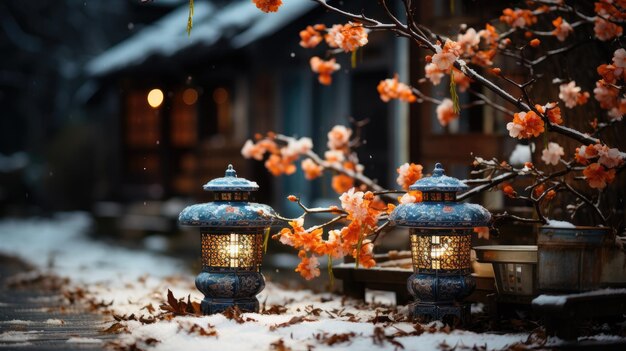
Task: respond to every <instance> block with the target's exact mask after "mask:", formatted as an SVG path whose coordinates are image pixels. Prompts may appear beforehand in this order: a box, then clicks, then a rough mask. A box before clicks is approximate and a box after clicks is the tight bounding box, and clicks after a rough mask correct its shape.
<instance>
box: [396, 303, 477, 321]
mask: <svg viewBox="0 0 626 351" xmlns="http://www.w3.org/2000/svg"><path fill="white" fill-rule="evenodd" d="M408 307H409V314H410V315H411V317H412V318H414V319H419V320H420V321H433V320H439V321H444V322H447V323H448V324H451V325H467V324H469V322H470V319H471V304H469V303H459V304H454V305H449V304H441V305H436V304H432V303H424V302H412V303H410V304H409V306H408Z"/></svg>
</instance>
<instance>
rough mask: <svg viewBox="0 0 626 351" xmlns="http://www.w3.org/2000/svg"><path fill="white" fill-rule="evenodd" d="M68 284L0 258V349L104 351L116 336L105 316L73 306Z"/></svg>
mask: <svg viewBox="0 0 626 351" xmlns="http://www.w3.org/2000/svg"><path fill="white" fill-rule="evenodd" d="M64 283H65V281H64V280H63V279H60V278H57V277H50V276H47V275H41V274H38V273H35V272H34V271H32V270H31V267H30V266H28V265H27V264H26V263H24V262H22V261H20V260H19V259H16V258H14V257H7V256H2V255H0V350H101V349H103V348H104V345H105V344H106V342H107V341H110V340H112V339H114V338H115V335H110V334H105V333H103V332H102V330H103V329H105V328H106V326H107V325H108V324H110V323H105V317H103V316H102V315H99V314H94V313H92V312H90V311H89V309H88V307H87V306H84V305H81V304H79V303H74V304H71V303H69V301H68V298H67V297H65V296H64V295H63V291H62V289H61V288H62V287H63V284H64ZM70 297H71V296H70Z"/></svg>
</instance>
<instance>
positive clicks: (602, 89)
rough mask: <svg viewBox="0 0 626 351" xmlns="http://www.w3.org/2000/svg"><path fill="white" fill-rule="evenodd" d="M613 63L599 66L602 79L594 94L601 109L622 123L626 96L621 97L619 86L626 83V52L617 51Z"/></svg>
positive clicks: (597, 84) (625, 110) (625, 111)
mask: <svg viewBox="0 0 626 351" xmlns="http://www.w3.org/2000/svg"><path fill="white" fill-rule="evenodd" d="M620 28H621V27H620ZM612 62H613V63H611V64H602V65H600V66H598V74H599V75H600V76H601V77H602V79H600V80H598V81H597V82H596V88H595V89H593V93H594V97H595V98H596V100H598V102H599V103H600V107H601V108H603V109H605V110H608V115H609V118H610V119H612V120H618V121H621V120H622V117H623V115H624V114H626V94H623V93H622V94H621V95H620V89H619V87H618V86H617V84H624V83H626V50H624V49H623V48H620V49H617V50H615V52H614V53H613V60H612Z"/></svg>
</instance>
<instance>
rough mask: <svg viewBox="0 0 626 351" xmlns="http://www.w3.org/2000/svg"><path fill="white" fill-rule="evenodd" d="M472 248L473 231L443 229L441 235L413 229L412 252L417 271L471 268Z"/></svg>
mask: <svg viewBox="0 0 626 351" xmlns="http://www.w3.org/2000/svg"><path fill="white" fill-rule="evenodd" d="M471 249H472V237H471V231H468V232H464V231H458V230H452V231H442V232H441V235H432V233H429V231H425V230H419V229H411V253H412V257H413V269H414V271H416V272H418V271H419V272H422V271H431V270H443V271H446V272H458V271H463V270H469V269H470V268H471V266H470V264H471V263H470V253H471Z"/></svg>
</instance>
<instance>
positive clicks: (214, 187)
mask: <svg viewBox="0 0 626 351" xmlns="http://www.w3.org/2000/svg"><path fill="white" fill-rule="evenodd" d="M202 188H204V190H205V191H257V190H259V185H258V184H257V183H256V182H253V181H250V180H247V179H246V178H239V177H237V172H236V171H235V169H234V168H233V165H231V164H229V165H228V168H226V174H225V175H224V177H221V178H215V179H212V180H210V181H209V182H208V183H206V184H204V186H203V187H202Z"/></svg>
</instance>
